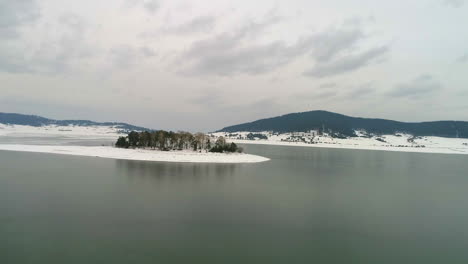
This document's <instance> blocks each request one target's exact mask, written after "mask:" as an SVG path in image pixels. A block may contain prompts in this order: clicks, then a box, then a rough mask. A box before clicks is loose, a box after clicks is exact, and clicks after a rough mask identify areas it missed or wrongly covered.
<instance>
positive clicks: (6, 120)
mask: <svg viewBox="0 0 468 264" xmlns="http://www.w3.org/2000/svg"><path fill="white" fill-rule="evenodd" d="M0 124H10V125H24V126H35V127H39V126H48V125H58V126H68V125H75V126H113V127H117V128H119V129H122V130H138V131H143V130H151V129H147V128H144V127H139V126H134V125H130V124H127V123H118V122H94V121H90V120H54V119H49V118H45V117H42V116H36V115H23V114H15V113H0Z"/></svg>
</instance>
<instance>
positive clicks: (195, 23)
mask: <svg viewBox="0 0 468 264" xmlns="http://www.w3.org/2000/svg"><path fill="white" fill-rule="evenodd" d="M215 23H216V19H215V17H214V16H199V17H195V18H193V19H192V20H190V21H188V22H186V23H183V24H180V25H178V26H174V27H168V28H166V29H164V33H168V34H175V35H186V34H193V33H208V32H211V31H212V30H213V28H214V26H215Z"/></svg>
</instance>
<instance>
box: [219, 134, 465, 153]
mask: <svg viewBox="0 0 468 264" xmlns="http://www.w3.org/2000/svg"><path fill="white" fill-rule="evenodd" d="M249 133H250V132H233V133H225V132H218V133H212V134H211V135H213V136H214V137H219V136H224V137H226V138H227V139H229V140H230V141H233V142H235V143H241V144H264V145H283V146H302V147H319V148H344V149H368V150H385V151H401V152H420V153H444V154H468V139H463V138H443V137H413V136H411V135H408V134H397V135H381V136H375V135H367V134H366V133H365V132H362V131H357V133H356V134H358V135H359V137H350V138H344V139H340V138H333V137H330V136H327V135H324V136H306V137H304V136H295V135H294V134H293V133H283V134H277V133H271V132H258V133H257V132H256V133H253V134H262V135H264V136H266V137H268V139H259V138H255V139H254V140H248V139H246V138H247V135H248V134H249Z"/></svg>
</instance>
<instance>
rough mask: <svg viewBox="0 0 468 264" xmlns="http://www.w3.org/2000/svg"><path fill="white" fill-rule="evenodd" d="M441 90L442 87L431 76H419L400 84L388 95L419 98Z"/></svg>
mask: <svg viewBox="0 0 468 264" xmlns="http://www.w3.org/2000/svg"><path fill="white" fill-rule="evenodd" d="M441 89H442V85H441V84H440V83H439V82H438V81H437V80H435V79H434V78H433V77H432V76H431V75H421V76H419V77H417V78H416V79H414V80H412V81H410V82H407V83H401V84H398V85H396V86H395V88H394V89H393V90H392V91H390V92H389V93H388V95H390V96H392V97H408V98H420V97H422V96H424V95H429V94H432V93H434V92H437V91H439V90H441Z"/></svg>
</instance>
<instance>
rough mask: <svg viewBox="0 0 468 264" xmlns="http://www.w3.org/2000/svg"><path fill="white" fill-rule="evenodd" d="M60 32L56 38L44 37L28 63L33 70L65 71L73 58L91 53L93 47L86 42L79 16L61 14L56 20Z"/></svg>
mask: <svg viewBox="0 0 468 264" xmlns="http://www.w3.org/2000/svg"><path fill="white" fill-rule="evenodd" d="M58 22H59V23H58V25H59V26H58V28H57V30H59V32H61V34H60V35H59V37H58V38H57V39H45V40H43V41H42V43H41V45H40V47H39V49H38V50H36V52H35V53H34V55H33V56H32V57H31V58H30V64H31V67H32V69H33V71H34V72H54V73H55V72H63V71H67V70H68V69H69V68H70V67H71V65H72V64H73V62H74V61H75V60H81V59H84V58H87V57H89V56H91V55H92V53H93V47H92V46H91V45H89V44H88V43H87V42H86V30H87V28H86V25H85V21H84V19H83V18H82V17H81V16H78V15H76V14H66V15H62V16H61V17H60V18H59V21H58Z"/></svg>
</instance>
